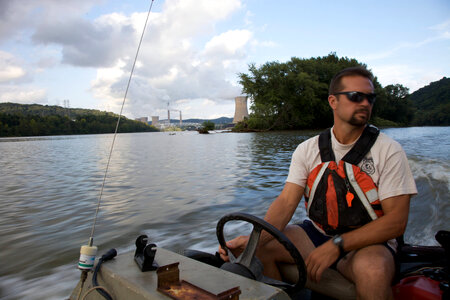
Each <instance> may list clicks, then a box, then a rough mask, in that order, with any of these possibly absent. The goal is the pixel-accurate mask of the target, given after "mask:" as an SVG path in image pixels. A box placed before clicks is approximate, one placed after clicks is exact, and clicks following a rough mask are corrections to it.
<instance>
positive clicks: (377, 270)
mask: <svg viewBox="0 0 450 300" xmlns="http://www.w3.org/2000/svg"><path fill="white" fill-rule="evenodd" d="M337 268H338V270H339V272H341V273H342V274H343V275H344V276H345V277H347V278H348V279H349V280H351V281H353V282H354V283H355V286H356V294H357V297H358V299H393V295H392V289H391V283H392V279H393V278H394V275H395V263H394V257H393V256H392V253H391V252H390V251H389V250H388V249H387V248H386V247H385V246H383V245H372V246H368V247H365V248H362V249H359V250H357V251H353V252H351V253H349V254H348V255H347V256H346V257H344V258H343V259H341V260H340V261H339V263H338V265H337Z"/></svg>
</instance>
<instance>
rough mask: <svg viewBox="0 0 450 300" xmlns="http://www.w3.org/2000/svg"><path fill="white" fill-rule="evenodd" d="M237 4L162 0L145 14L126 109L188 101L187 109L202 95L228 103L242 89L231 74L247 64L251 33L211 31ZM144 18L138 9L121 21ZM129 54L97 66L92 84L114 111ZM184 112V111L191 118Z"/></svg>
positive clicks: (155, 107)
mask: <svg viewBox="0 0 450 300" xmlns="http://www.w3.org/2000/svg"><path fill="white" fill-rule="evenodd" d="M239 7H240V1H223V2H222V1H217V2H216V1H206V0H205V1H187V0H184V1H166V2H165V5H164V8H163V10H162V12H161V13H157V14H154V15H151V17H150V24H149V26H148V31H147V33H146V36H145V37H144V42H143V45H142V46H141V52H140V55H139V59H138V65H137V67H136V69H135V74H134V77H133V79H132V82H131V86H130V90H129V93H128V97H127V104H126V108H125V110H126V112H129V113H130V114H132V115H133V116H134V117H137V116H141V115H142V114H143V113H145V114H147V115H153V114H154V113H156V112H158V111H160V110H163V111H164V110H165V109H167V102H170V106H171V108H172V109H188V106H187V105H186V106H183V105H181V104H182V102H179V100H186V101H187V99H189V102H190V103H189V107H196V108H199V107H200V104H199V103H201V102H202V101H203V100H205V99H206V100H208V101H211V102H213V103H216V104H220V103H222V102H223V101H225V102H226V103H227V105H229V103H230V100H232V99H234V97H235V96H236V95H239V94H240V92H241V88H240V87H239V86H237V84H236V81H237V80H236V74H237V73H238V72H239V71H241V70H240V69H239V68H241V67H242V66H245V65H246V64H245V63H244V62H245V58H246V55H247V53H246V51H247V50H246V49H247V47H249V46H250V45H251V41H252V33H251V32H250V31H248V30H244V29H236V30H229V31H226V32H219V33H217V34H216V35H214V33H215V29H214V25H215V24H216V23H218V22H219V21H220V20H223V19H225V18H226V17H228V16H229V15H231V14H232V13H233V12H234V11H235V10H236V9H238V8H239ZM143 17H144V14H143V13H141V14H133V15H131V16H130V17H129V19H128V21H126V20H123V24H126V23H128V24H135V25H134V26H135V28H137V25H136V24H138V23H139V22H138V19H142V18H143ZM142 24H143V23H142ZM136 31H137V29H136ZM131 54H133V53H129V55H128V56H125V55H123V56H122V57H121V59H120V61H121V62H122V64H116V65H114V66H113V67H111V68H108V69H100V70H99V71H98V72H97V78H96V79H95V80H94V81H93V82H92V91H93V93H94V95H95V96H96V98H98V99H106V100H107V101H108V105H110V106H113V107H115V108H116V109H118V108H119V107H120V105H121V103H122V101H123V94H124V93H125V89H126V84H127V81H128V78H129V73H130V70H131V65H132V59H133V58H134V57H133V55H131ZM111 74H116V76H113V77H111ZM198 99H202V101H200V102H199V101H198ZM191 102H193V103H195V105H192V103H191ZM181 107H183V108H181ZM189 113H190V112H189V110H188V111H186V112H183V115H186V116H187V117H195V115H192V116H189ZM191 113H193V112H192V111H191Z"/></svg>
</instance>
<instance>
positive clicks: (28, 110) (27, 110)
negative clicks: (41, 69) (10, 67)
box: [0, 102, 117, 118]
mask: <svg viewBox="0 0 450 300" xmlns="http://www.w3.org/2000/svg"><path fill="white" fill-rule="evenodd" d="M0 113H4V114H10V115H23V116H40V117H46V116H61V117H63V116H70V117H71V118H75V117H77V116H86V115H95V116H100V115H110V116H117V115H115V114H113V113H110V112H106V111H100V110H95V109H84V108H64V107H61V106H56V105H51V106H49V105H40V104H18V103H10V102H6V103H0Z"/></svg>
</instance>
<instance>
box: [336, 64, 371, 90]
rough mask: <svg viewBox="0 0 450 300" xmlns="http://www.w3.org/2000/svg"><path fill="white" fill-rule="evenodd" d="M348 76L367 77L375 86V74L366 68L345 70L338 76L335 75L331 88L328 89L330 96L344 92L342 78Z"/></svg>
mask: <svg viewBox="0 0 450 300" xmlns="http://www.w3.org/2000/svg"><path fill="white" fill-rule="evenodd" d="M346 76H361V77H365V78H367V79H369V80H370V82H372V85H373V74H372V73H371V72H370V71H369V70H367V69H366V68H364V67H351V68H346V69H343V70H342V71H340V72H338V73H337V74H336V75H334V77H333V79H331V82H330V87H329V89H328V94H329V95H333V94H335V93H338V92H342V91H343V88H344V87H343V86H342V78H344V77H346Z"/></svg>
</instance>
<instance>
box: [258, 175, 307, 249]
mask: <svg viewBox="0 0 450 300" xmlns="http://www.w3.org/2000/svg"><path fill="white" fill-rule="evenodd" d="M304 190H305V188H304V187H302V186H299V185H298V184H295V183H291V182H286V184H285V185H284V188H283V190H282V191H281V194H280V195H279V196H278V197H277V198H276V199H275V201H273V202H272V204H271V205H270V207H269V209H268V210H267V213H266V216H265V217H264V220H265V221H266V222H268V223H270V224H271V225H273V226H275V227H276V228H277V229H278V230H280V231H283V230H284V228H285V227H286V225H287V224H288V223H289V221H290V220H291V218H292V216H293V215H294V212H295V210H296V209H297V206H298V204H299V203H300V200H301V199H302V196H303V192H304ZM271 239H272V236H271V235H270V234H267V233H265V232H263V234H262V236H261V244H265V243H267V242H268V241H270V240H271Z"/></svg>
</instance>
